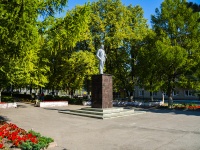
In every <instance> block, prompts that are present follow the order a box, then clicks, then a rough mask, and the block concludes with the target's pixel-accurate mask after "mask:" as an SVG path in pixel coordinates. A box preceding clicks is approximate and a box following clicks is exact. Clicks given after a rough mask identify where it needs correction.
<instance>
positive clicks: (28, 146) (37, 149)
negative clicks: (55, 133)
mask: <svg viewBox="0 0 200 150" xmlns="http://www.w3.org/2000/svg"><path fill="white" fill-rule="evenodd" d="M29 133H32V134H33V135H34V136H36V137H37V139H38V143H37V144H34V143H32V142H30V141H26V142H23V143H22V144H21V145H20V148H21V149H22V150H41V149H44V148H47V147H48V145H49V143H51V142H53V141H54V140H53V139H52V138H48V137H44V136H41V134H40V133H37V132H35V131H33V130H31V131H29Z"/></svg>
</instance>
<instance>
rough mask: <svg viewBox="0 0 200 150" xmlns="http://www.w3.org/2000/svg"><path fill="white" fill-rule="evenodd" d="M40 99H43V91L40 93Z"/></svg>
mask: <svg viewBox="0 0 200 150" xmlns="http://www.w3.org/2000/svg"><path fill="white" fill-rule="evenodd" d="M40 100H41V101H44V93H43V92H42V93H41V94H40Z"/></svg>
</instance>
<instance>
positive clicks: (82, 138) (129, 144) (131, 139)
mask: <svg viewBox="0 0 200 150" xmlns="http://www.w3.org/2000/svg"><path fill="white" fill-rule="evenodd" d="M18 106H19V107H18V108H8V109H0V118H4V119H6V120H7V121H9V122H12V123H15V124H17V125H18V126H19V127H21V128H23V129H25V130H30V129H33V130H35V131H36V132H40V133H41V134H42V135H44V136H48V137H51V138H53V139H54V140H55V141H56V143H57V146H56V147H54V148H50V150H188V149H189V150H199V149H200V142H199V139H200V112H199V111H175V110H160V109H145V111H146V113H144V114H141V115H133V116H127V117H122V118H114V119H109V120H100V119H95V118H88V117H82V116H75V115H69V114H63V113H58V111H60V110H71V109H73V110H76V109H81V108H83V107H84V106H78V105H69V106H66V107H54V108H40V107H34V106H33V105H31V104H25V103H18ZM87 107H88V106H87ZM135 110H143V111H144V109H137V108H135Z"/></svg>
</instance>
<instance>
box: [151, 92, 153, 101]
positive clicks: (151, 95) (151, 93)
mask: <svg viewBox="0 0 200 150" xmlns="http://www.w3.org/2000/svg"><path fill="white" fill-rule="evenodd" d="M150 96H151V101H153V92H150Z"/></svg>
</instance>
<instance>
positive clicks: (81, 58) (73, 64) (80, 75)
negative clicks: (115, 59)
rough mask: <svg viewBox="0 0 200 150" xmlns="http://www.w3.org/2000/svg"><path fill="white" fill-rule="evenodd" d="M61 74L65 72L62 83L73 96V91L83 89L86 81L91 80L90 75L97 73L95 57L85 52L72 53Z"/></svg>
mask: <svg viewBox="0 0 200 150" xmlns="http://www.w3.org/2000/svg"><path fill="white" fill-rule="evenodd" d="M65 60H66V65H64V66H65V67H63V70H62V72H65V74H64V76H63V78H62V81H63V82H62V83H63V86H64V87H66V89H67V90H68V91H70V94H71V95H72V96H73V94H74V92H75V90H77V89H81V88H82V87H83V84H84V81H85V80H86V79H89V80H91V75H94V74H97V73H98V68H97V66H98V65H97V60H96V56H95V55H94V54H93V53H91V52H87V51H79V52H73V53H72V55H71V57H70V58H69V59H66V58H65Z"/></svg>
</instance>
